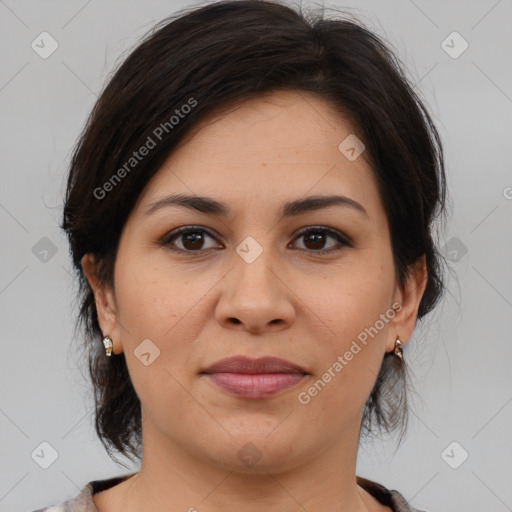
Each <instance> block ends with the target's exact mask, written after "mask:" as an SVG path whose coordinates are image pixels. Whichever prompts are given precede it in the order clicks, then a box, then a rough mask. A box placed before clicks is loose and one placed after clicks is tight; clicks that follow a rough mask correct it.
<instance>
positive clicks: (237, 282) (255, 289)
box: [216, 250, 295, 334]
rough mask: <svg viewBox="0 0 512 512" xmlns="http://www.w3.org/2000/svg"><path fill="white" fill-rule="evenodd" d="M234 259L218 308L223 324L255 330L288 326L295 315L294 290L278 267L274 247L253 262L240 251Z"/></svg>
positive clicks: (268, 329) (255, 331)
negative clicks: (243, 256)
mask: <svg viewBox="0 0 512 512" xmlns="http://www.w3.org/2000/svg"><path fill="white" fill-rule="evenodd" d="M233 259H234V263H233V268H232V269H231V270H230V271H229V272H228V273H227V275H226V276H225V278H224V279H223V283H222V286H223V288H222V295H221V297H220V299H219V302H218V304H217V308H216V318H217V321H218V322H219V324H220V325H221V326H222V327H224V328H227V329H240V330H245V331H247V332H250V333H251V334H261V333H264V332H268V331H270V332H277V331H280V330H282V329H286V328H288V327H289V326H290V325H291V324H292V322H293V320H294V317H295V308H294V305H293V297H294V294H293V292H292V290H291V289H290V288H289V287H288V285H287V283H286V278H285V277H284V276H283V273H282V272H281V273H280V272H279V271H278V270H277V269H275V267H276V265H275V258H274V256H273V255H272V254H271V251H266V250H264V251H263V252H262V253H261V254H260V256H259V257H258V258H257V259H256V260H255V261H253V262H251V263H248V262H247V261H245V260H244V259H243V258H241V257H240V256H239V255H238V254H236V253H235V254H234V256H233ZM272 263H274V265H273V264H272Z"/></svg>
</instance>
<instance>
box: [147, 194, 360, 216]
mask: <svg viewBox="0 0 512 512" xmlns="http://www.w3.org/2000/svg"><path fill="white" fill-rule="evenodd" d="M170 206H178V207H183V208H189V209H192V210H196V211H198V212H200V213H207V214H211V215H217V216H224V217H227V216H228V215H230V213H231V210H230V208H229V207H228V206H227V205H225V204H224V203H221V202H219V201H216V200H215V199H212V198H210V197H205V196H195V195H194V196H193V195H187V194H171V195H168V196H166V197H163V198H162V199H158V200H157V201H154V202H152V203H150V204H149V205H148V208H147V209H146V211H145V215H150V214H152V213H154V212H156V211H157V210H160V209H162V208H166V207H170ZM332 206H344V207H349V208H352V209H354V210H356V211H358V212H359V213H361V214H362V215H364V216H365V217H367V218H369V215H368V212H367V211H366V210H365V208H364V207H363V206H362V205H361V204H359V203H358V202H357V201H354V200H353V199H350V197H346V196H340V195H329V196H310V197H306V198H304V199H296V200H294V201H289V202H286V203H284V204H283V205H282V207H281V216H282V217H294V216H297V215H301V214H303V213H307V212H312V211H315V210H320V209H323V208H329V207H332Z"/></svg>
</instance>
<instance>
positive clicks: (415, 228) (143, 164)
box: [61, 0, 446, 459]
mask: <svg viewBox="0 0 512 512" xmlns="http://www.w3.org/2000/svg"><path fill="white" fill-rule="evenodd" d="M345 18H346V16H345ZM402 68H403V66H402V64H401V63H400V61H399V60H398V59H397V57H396V56H395V55H394V53H393V52H392V51H391V50H390V49H389V48H388V47H387V46H386V45H385V44H384V43H383V42H382V40H381V39H380V38H378V37H377V36H376V35H375V34H373V33H372V32H371V31H370V30H368V29H366V28H364V26H363V25H362V24H361V23H359V22H355V21H351V20H350V19H343V18H340V19H335V18H333V19H326V18H325V17H324V15H323V13H322V14H319V13H309V14H304V13H303V12H302V11H300V10H295V9H293V8H291V7H289V6H286V5H284V4H281V3H277V2H272V1H259V0H235V1H220V2H215V3H211V4H208V5H205V6H201V7H195V8H190V9H188V10H187V11H181V12H179V13H178V14H176V15H174V16H172V17H169V18H167V19H165V20H163V21H161V22H160V23H159V24H157V25H156V26H155V27H154V28H153V30H151V31H150V32H149V33H148V34H146V35H145V36H144V38H143V39H142V41H141V42H140V43H139V45H138V46H137V47H136V48H135V49H134V50H133V51H132V53H131V54H130V55H129V56H128V57H127V58H126V59H125V60H124V62H122V64H121V65H120V66H119V67H118V69H117V70H116V71H115V72H113V73H112V75H111V77H110V78H109V80H108V83H107V85H106V87H105V88H104V90H103V92H102V94H101V96H100V97H99V99H98V101H97V103H96V104H95V106H94V108H93V110H92V112H91V114H90V116H89V118H88V120H87V123H86V126H85V128H84V130H83V132H82V134H81V135H80V138H79V139H78V142H77V144H76V147H75V148H74V152H73V155H72V158H71V163H70V169H69V176H68V182H67V191H66V198H65V205H64V211H63V220H62V226H61V227H62V229H64V230H65V232H66V233H67V236H68V238H69V243H70V252H71V256H72V259H73V264H74V267H75V270H76V272H77V276H78V280H79V286H80V290H79V296H78V298H77V300H78V302H79V308H80V313H79V317H78V321H77V326H76V327H77V328H78V327H79V326H82V327H83V333H84V335H85V343H84V344H83V345H82V347H83V348H85V350H86V352H87V357H88V362H89V365H88V366H89V373H90V377H91V379H92V383H93V388H94V400H95V428H96V432H97V433H98V435H99V437H100V440H101V442H102V443H103V445H104V446H105V448H106V450H107V453H108V454H109V456H111V457H112V458H115V457H113V456H112V453H111V449H113V450H116V451H118V452H120V453H122V454H124V455H125V456H128V457H130V455H132V456H134V457H135V458H137V459H140V457H141V442H142V436H141V407H140V401H139V398H138V396H137V394H136V392H135V390H134V388H133V386H132V383H131V380H130V376H129V373H128V370H127V366H126V362H125V357H124V354H119V355H113V356H112V357H110V358H107V357H105V351H104V347H103V345H102V343H101V339H102V333H101V331H100V328H99V324H98V317H97V312H96V307H95V302H94V296H93V293H92V290H91V288H90V286H89V283H88V281H87V279H86V277H85V275H84V273H83V270H82V267H81V259H82V257H83V256H84V255H85V254H86V253H92V254H93V255H94V256H95V258H96V260H97V262H98V276H99V278H100V280H101V282H102V283H104V284H105V285H109V286H113V269H114V264H115V259H116V251H117V246H118V242H119V239H120V235H121V232H122V230H123V227H124V224H125V222H126V220H127V218H128V215H129V214H130V212H131V210H132V209H133V206H134V204H135V202H136V200H137V198H138V197H139V195H140V193H141V191H142V190H143V189H144V187H145V185H146V184H147V183H148V182H149V180H150V179H151V178H152V176H153V175H154V174H155V173H156V172H157V171H158V170H159V168H160V166H161V165H162V164H163V162H164V160H165V159H166V158H167V157H168V156H169V155H170V153H171V152H172V151H173V149H174V148H176V147H177V145H178V143H179V142H180V140H182V138H183V137H184V135H185V134H186V133H187V132H189V131H190V129H191V128H192V127H194V126H196V125H197V124H198V123H199V121H201V120H202V119H205V118H206V116H207V115H208V114H211V113H212V112H214V111H222V109H224V108H225V109H228V108H229V107H230V106H231V105H234V104H236V103H239V102H241V101H244V100H246V99H250V98H253V97H258V96H261V95H262V94H264V93H267V92H271V91H274V90H295V91H304V92H310V93H314V94H316V95H318V96H319V97H320V98H322V99H324V100H327V101H328V102H329V103H330V105H332V106H333V107H334V108H335V109H337V111H338V112H339V113H340V116H343V119H346V120H348V121H349V122H350V125H351V127H352V129H353V131H354V133H355V134H357V137H358V138H359V139H361V140H362V141H363V142H364V144H365V146H366V151H365V153H364V157H365V158H367V159H368V161H369V162H371V168H372V170H373V171H374V175H375V178H376V181H377V184H378V188H379V192H380V194H381V198H382V201H383V203H384V206H385V210H386V214H387V217H388V222H389V227H390V235H391V242H392V250H393V257H394V265H395V270H396V277H397V280H398V283H399V284H400V286H403V285H404V283H405V278H406V276H407V274H408V272H409V271H410V269H411V266H412V265H413V264H414V263H415V262H416V261H417V260H418V258H419V257H420V256H422V255H425V257H426V263H427V271H428V282H427V285H426V289H425V292H424V294H423V297H422V299H421V303H420V306H419V311H418V318H422V317H423V316H424V315H426V314H427V313H428V312H429V311H431V310H432V309H433V308H434V306H435V305H436V304H437V302H438V301H439V299H440V297H441V295H442V293H443V291H444V285H443V279H442V265H441V264H442V259H441V258H442V255H441V254H440V253H439V252H438V251H437V249H436V244H435V243H434V240H433V236H432V235H433V227H434V223H433V221H434V219H436V218H437V217H438V216H439V215H440V214H441V213H443V212H444V211H445V199H446V198H445V196H446V184H445V171H444V163H443V150H442V146H441V142H440V139H439V135H438V132H437V131H436V128H435V126H434V124H433V122H432V120H431V117H430V116H429V114H428V112H427V109H426V108H425V106H424V105H423V103H422V101H421V100H420V98H419V97H418V95H417V94H416V92H415V91H414V90H413V87H412V86H411V85H410V83H409V82H408V79H407V78H406V76H405V74H404V72H403V69H402ZM184 105H189V106H190V108H187V109H185V108H183V106H184ZM179 113H182V114H183V115H179ZM172 116H174V119H172ZM178 117H179V119H178ZM158 127H160V131H157V132H156V133H158V134H159V140H158V143H157V144H156V145H155V147H154V148H152V149H151V151H149V152H148V154H147V155H146V156H144V158H141V159H137V161H136V162H135V161H131V160H130V159H131V158H133V152H134V151H136V150H138V149H139V148H141V147H142V146H143V145H145V144H147V141H148V140H149V139H148V137H150V138H152V139H153V140H154V142H156V140H155V138H156V135H155V130H157V128H158ZM128 162H131V163H130V165H127V163H128ZM121 169H124V172H123V171H122V170H121ZM105 334H106V333H105ZM405 368H406V367H405V363H400V362H399V360H398V358H397V357H396V356H393V355H392V354H386V355H385V356H384V358H383V362H382V367H381V369H380V373H379V375H378V378H377V381H376V384H375V387H374V389H373V390H372V392H371V394H370V396H369V398H368V401H367V403H366V404H365V408H364V411H363V421H362V426H361V427H362V428H361V432H365V433H369V432H370V431H371V430H372V429H373V427H378V428H379V430H380V429H382V428H384V429H385V430H386V431H388V432H389V431H392V430H394V429H395V428H396V427H398V426H399V425H402V428H403V429H405V425H406V423H407V421H406V420H407V414H406V413H407V406H406V393H405V392H406V380H407V379H406V369H405ZM130 458H131V457H130Z"/></svg>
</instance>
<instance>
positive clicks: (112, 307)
mask: <svg viewBox="0 0 512 512" xmlns="http://www.w3.org/2000/svg"><path fill="white" fill-rule="evenodd" d="M81 263H82V269H83V271H84V274H85V276H86V278H87V281H88V282H89V285H90V286H91V289H92V291H93V293H94V301H95V304H96V311H97V314H98V323H99V324H100V329H101V331H102V333H103V335H104V336H107V335H108V336H110V337H111V338H112V339H113V340H114V348H113V351H114V353H119V351H116V344H115V340H119V339H120V329H119V323H118V320H117V307H116V301H115V298H114V293H113V290H112V288H111V287H110V286H107V285H105V284H104V283H101V282H100V280H99V279H98V268H97V263H96V261H95V258H94V255H92V254H90V253H89V254H85V255H84V256H83V258H82V261H81Z"/></svg>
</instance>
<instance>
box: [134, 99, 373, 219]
mask: <svg viewBox="0 0 512 512" xmlns="http://www.w3.org/2000/svg"><path fill="white" fill-rule="evenodd" d="M353 136H354V133H353V128H352V126H351V125H350V124H349V123H348V122H347V121H346V120H344V118H343V117H342V116H341V115H340V114H339V113H338V112H336V110H335V109H334V108H333V107H332V106H331V105H330V104H328V103H327V102H325V101H324V100H322V99H320V98H319V97H317V96H316V95H313V94H310V93H306V92H294V91H277V92H272V93H269V94H266V95H264V96H261V97H258V98H253V99H250V100H247V101H244V102H241V103H240V104H238V105H236V106H234V107H230V108H227V109H225V110H222V111H220V112H215V113H213V114H211V115H209V116H208V117H207V118H205V119H203V120H202V121H201V122H200V123H199V124H198V125H196V126H195V127H194V128H193V129H192V130H191V131H190V132H189V133H188V134H187V135H186V136H185V137H184V139H183V140H182V142H181V143H180V145H179V146H178V148H176V149H175V150H174V151H173V153H172V154H171V155H170V156H169V157H168V158H167V160H166V161H165V163H164V164H163V165H162V167H161V168H160V169H159V171H158V172H157V173H156V174H155V175H154V176H153V177H152V179H151V181H150V182H149V183H148V185H147V187H146V188H145V190H144V191H143V193H142V194H141V197H140V198H139V201H138V204H139V205H141V204H142V205H147V204H148V203H149V202H150V201H154V199H155V198H158V197H160V196H163V195H165V194H166V193H170V192H182V193H189V194H197V195H203V196H210V197H215V198H219V199H221V200H222V198H224V197H225V196H226V194H228V195H229V196H230V203H232V204H233V208H234V209H236V207H237V205H238V206H239V207H243V206H244V205H245V206H246V205H247V204H248V203H254V202H258V203H259V204H260V205H261V206H262V207H265V208H267V207H271V205H272V204H276V206H277V204H279V205H280V204H282V203H283V202H285V201H287V200H290V198H293V199H295V198H297V197H299V196H305V195H318V194H332V193H340V194H344V195H346V196H348V197H352V198H353V199H354V200H356V201H358V202H360V203H364V204H365V208H366V205H368V208H367V209H368V210H370V211H371V210H372V203H374V204H373V209H374V210H375V211H374V215H377V214H378V212H377V209H378V208H379V207H380V208H381V207H382V205H381V204H380V199H379V197H378V192H377V188H376V184H375V179H374V176H373V172H372V170H371V168H370V166H369V164H368V163H367V161H366V160H365V157H366V155H365V154H364V152H363V154H362V155H361V156H360V157H358V158H356V159H355V160H352V161H351V160H349V159H348V158H347V157H346V156H345V154H344V153H342V151H340V148H339V146H340V144H341V143H342V142H343V141H344V140H346V139H347V137H353ZM369 213H370V214H371V212H369Z"/></svg>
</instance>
